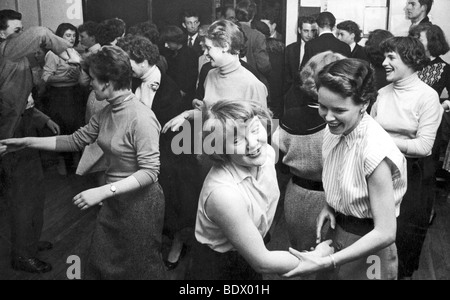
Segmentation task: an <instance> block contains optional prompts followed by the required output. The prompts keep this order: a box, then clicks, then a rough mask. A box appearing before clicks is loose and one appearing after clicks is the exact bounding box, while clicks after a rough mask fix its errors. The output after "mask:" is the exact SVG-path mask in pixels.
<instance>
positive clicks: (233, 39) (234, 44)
mask: <svg viewBox="0 0 450 300" xmlns="http://www.w3.org/2000/svg"><path fill="white" fill-rule="evenodd" d="M206 38H207V39H209V40H211V41H212V43H213V45H214V46H216V47H222V48H225V47H226V46H227V45H228V46H229V47H230V51H229V52H230V53H231V54H233V55H236V54H239V53H240V52H241V51H242V49H245V36H244V33H243V31H242V30H241V29H240V28H239V26H238V25H236V24H235V23H233V22H232V21H229V20H219V21H216V22H214V23H213V24H212V25H211V26H210V27H209V30H208V34H207V35H206Z"/></svg>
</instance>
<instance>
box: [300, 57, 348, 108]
mask: <svg viewBox="0 0 450 300" xmlns="http://www.w3.org/2000/svg"><path fill="white" fill-rule="evenodd" d="M345 58H346V57H345V56H344V55H342V54H339V53H334V52H332V51H325V52H322V53H319V54H316V55H314V56H313V57H311V59H310V60H309V61H308V62H307V63H306V64H305V66H304V67H303V69H302V70H301V71H300V81H299V85H300V88H301V89H302V90H303V91H305V92H306V93H307V94H308V95H309V96H311V97H312V98H313V99H315V100H317V87H316V81H317V77H318V75H319V72H320V71H321V70H322V69H323V68H324V67H325V66H326V65H328V64H330V63H332V62H335V61H338V60H341V59H345Z"/></svg>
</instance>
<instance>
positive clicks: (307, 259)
mask: <svg viewBox="0 0 450 300" xmlns="http://www.w3.org/2000/svg"><path fill="white" fill-rule="evenodd" d="M331 244H332V241H331V240H329V241H326V242H323V243H321V244H319V245H318V246H317V247H316V249H315V250H314V251H311V252H306V251H305V252H299V251H297V250H295V249H292V248H289V252H290V253H291V254H292V255H294V256H295V257H297V258H298V259H299V260H300V263H299V264H298V266H297V267H296V268H295V269H293V270H292V271H290V272H288V273H286V274H284V275H283V277H286V278H291V277H296V276H306V275H311V274H314V273H316V272H318V271H321V270H324V269H327V268H329V267H330V266H332V264H333V262H332V261H331V258H330V257H329V255H331V254H333V253H334V249H333V247H331V246H330V245H331Z"/></svg>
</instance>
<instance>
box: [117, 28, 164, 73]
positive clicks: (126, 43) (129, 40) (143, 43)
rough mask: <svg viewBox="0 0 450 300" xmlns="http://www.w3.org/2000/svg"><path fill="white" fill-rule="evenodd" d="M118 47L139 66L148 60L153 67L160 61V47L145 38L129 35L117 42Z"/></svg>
mask: <svg viewBox="0 0 450 300" xmlns="http://www.w3.org/2000/svg"><path fill="white" fill-rule="evenodd" d="M117 46H118V47H120V48H122V49H123V50H124V51H125V52H127V54H128V55H129V56H130V58H131V59H132V60H134V61H135V62H137V63H138V64H140V63H142V62H143V61H145V60H147V61H148V63H149V65H151V66H153V65H155V64H156V63H157V62H158V61H159V58H160V57H159V50H158V47H157V46H156V45H155V44H153V43H152V42H150V40H149V39H147V38H145V37H143V36H134V35H131V34H128V35H127V36H126V37H124V38H121V39H119V40H118V41H117Z"/></svg>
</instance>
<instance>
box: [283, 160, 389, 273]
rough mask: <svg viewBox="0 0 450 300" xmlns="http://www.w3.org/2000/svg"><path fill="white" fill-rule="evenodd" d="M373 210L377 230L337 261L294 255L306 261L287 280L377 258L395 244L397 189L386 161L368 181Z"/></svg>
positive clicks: (338, 257)
mask: <svg viewBox="0 0 450 300" xmlns="http://www.w3.org/2000/svg"><path fill="white" fill-rule="evenodd" d="M368 186H369V197H370V209H371V211H372V214H373V220H374V224H375V228H374V229H373V230H372V231H371V232H369V233H368V234H366V235H365V236H363V237H361V239H359V240H358V241H357V242H355V243H354V244H352V245H351V246H349V247H347V248H345V249H343V250H342V251H340V252H337V253H336V254H334V255H333V258H331V257H330V256H328V257H318V256H317V255H314V254H313V253H298V252H296V251H292V250H291V253H294V254H296V256H297V257H299V258H300V260H301V261H302V262H301V263H300V264H299V266H298V267H297V268H296V269H295V270H293V271H292V272H289V273H288V274H286V275H285V276H287V277H292V276H301V275H306V274H311V273H314V272H317V271H320V270H324V269H329V268H332V267H333V265H334V264H336V265H338V266H339V265H344V264H346V263H349V262H351V261H354V260H357V259H360V258H362V257H366V256H368V255H370V254H374V253H376V252H378V251H379V250H381V249H384V248H386V247H388V246H389V245H391V244H393V243H394V242H395V236H396V230H397V221H396V217H395V204H394V202H395V201H394V188H393V184H392V174H391V170H390V168H389V165H388V163H387V162H386V161H385V160H384V161H382V162H381V163H380V165H379V166H378V167H377V168H376V169H375V171H374V172H373V173H372V175H370V177H369V178H368Z"/></svg>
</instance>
